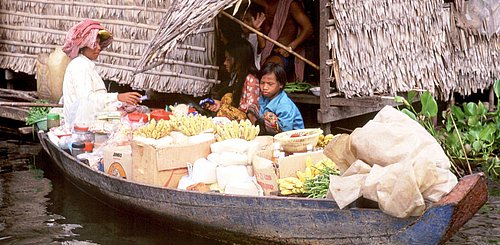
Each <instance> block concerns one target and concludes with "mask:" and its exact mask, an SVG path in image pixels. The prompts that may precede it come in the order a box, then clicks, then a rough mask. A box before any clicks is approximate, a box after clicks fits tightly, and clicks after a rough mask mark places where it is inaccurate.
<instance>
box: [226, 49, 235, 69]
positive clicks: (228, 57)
mask: <svg viewBox="0 0 500 245" xmlns="http://www.w3.org/2000/svg"><path fill="white" fill-rule="evenodd" d="M224 56H225V57H226V59H225V60H224V67H226V71H228V72H232V71H233V70H234V58H233V57H231V55H229V53H228V52H225V53H224Z"/></svg>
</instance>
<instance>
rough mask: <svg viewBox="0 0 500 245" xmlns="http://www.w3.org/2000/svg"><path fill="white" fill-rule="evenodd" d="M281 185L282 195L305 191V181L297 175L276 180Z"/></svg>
mask: <svg viewBox="0 0 500 245" xmlns="http://www.w3.org/2000/svg"><path fill="white" fill-rule="evenodd" d="M276 182H277V183H278V185H279V189H280V194H281V195H292V194H302V193H304V182H302V181H300V180H299V179H297V178H295V177H286V178H281V179H278V180H277V181H276Z"/></svg>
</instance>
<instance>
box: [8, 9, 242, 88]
mask: <svg viewBox="0 0 500 245" xmlns="http://www.w3.org/2000/svg"><path fill="white" fill-rule="evenodd" d="M232 2H234V0H221V1H213V0H205V1H202V0H199V1H183V0H148V1H140V0H131V1H118V0H95V1H93V2H92V3H90V2H87V1H62V0H3V1H1V2H0V36H1V39H0V44H1V45H0V67H1V68H4V69H12V70H14V71H20V72H24V73H28V74H35V64H36V58H37V54H39V53H50V52H52V51H53V50H54V49H55V47H57V46H62V44H63V43H64V37H65V34H66V32H67V30H68V29H69V28H70V27H71V26H73V25H74V24H76V23H78V22H79V21H81V20H83V19H85V18H91V19H95V20H97V21H99V22H101V24H102V25H103V26H104V27H105V28H106V29H108V30H109V31H110V32H112V33H113V35H114V42H113V44H112V45H110V47H109V48H108V49H106V50H104V51H102V52H101V55H100V56H99V59H98V61H97V69H98V70H99V72H100V74H101V76H102V77H103V78H105V79H109V80H113V81H116V82H118V83H120V84H130V85H131V86H132V87H134V88H138V89H145V88H152V89H154V90H156V91H159V92H175V93H183V94H190V95H195V96H200V95H204V94H207V93H208V92H209V90H210V88H211V87H212V85H213V84H214V83H216V82H217V70H218V67H217V66H216V60H215V57H216V55H215V38H216V33H215V27H214V22H213V21H211V20H212V19H211V18H207V19H204V20H203V21H198V22H195V23H191V24H192V25H191V26H190V28H185V29H183V30H181V32H180V34H182V35H180V36H179V37H182V38H181V39H180V40H179V39H176V40H174V42H175V41H177V43H176V45H173V46H172V47H171V48H170V49H169V50H168V51H169V52H168V54H167V55H166V56H165V59H164V60H163V64H162V65H160V66H158V67H156V68H155V69H152V70H150V71H147V72H145V73H142V74H138V75H136V76H133V72H134V71H135V69H136V68H137V67H138V63H139V60H140V59H141V57H142V55H144V53H145V51H146V48H147V47H148V44H149V42H150V40H151V39H153V37H154V36H155V33H156V31H157V30H158V28H159V26H160V21H161V20H162V18H163V17H165V16H167V15H168V14H169V13H170V12H172V13H176V10H177V9H178V8H182V9H184V10H185V11H189V10H191V11H198V9H197V8H199V6H200V5H203V4H206V5H205V7H206V8H207V9H211V10H212V11H214V13H218V12H219V11H220V9H221V8H222V7H223V6H225V5H226V4H230V3H232ZM186 3H190V4H191V5H186ZM214 5H216V6H217V7H218V8H219V9H216V8H214V7H213V6H214ZM172 9H173V10H172ZM188 17H191V16H188V15H179V16H177V18H178V20H179V21H181V22H182V21H183V20H187V18H188ZM210 17H213V15H211V16H210ZM160 31H161V30H160Z"/></svg>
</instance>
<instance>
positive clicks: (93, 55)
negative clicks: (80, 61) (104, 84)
mask: <svg viewBox="0 0 500 245" xmlns="http://www.w3.org/2000/svg"><path fill="white" fill-rule="evenodd" d="M100 53H101V45H100V44H99V42H98V43H96V47H95V48H94V49H93V48H89V47H85V48H83V50H82V54H83V55H85V56H86V57H87V58H89V59H90V60H96V59H97V57H98V56H99V54H100Z"/></svg>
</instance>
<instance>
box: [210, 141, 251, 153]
mask: <svg viewBox="0 0 500 245" xmlns="http://www.w3.org/2000/svg"><path fill="white" fill-rule="evenodd" d="M247 149H248V141H247V140H244V139H227V140H223V141H220V142H215V143H213V144H211V145H210V150H212V152H225V151H231V152H238V153H244V152H246V151H247Z"/></svg>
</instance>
